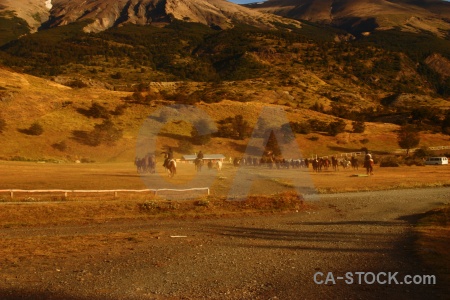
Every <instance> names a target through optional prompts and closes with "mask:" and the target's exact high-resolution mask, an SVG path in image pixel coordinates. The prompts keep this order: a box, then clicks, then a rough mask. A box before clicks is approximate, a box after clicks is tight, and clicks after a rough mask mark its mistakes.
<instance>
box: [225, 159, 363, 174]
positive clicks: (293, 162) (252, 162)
mask: <svg viewBox="0 0 450 300" xmlns="http://www.w3.org/2000/svg"><path fill="white" fill-rule="evenodd" d="M233 165H234V166H235V167H239V166H255V167H256V166H261V167H267V168H269V169H291V168H292V169H299V168H306V169H309V167H310V166H312V169H313V170H314V171H315V172H320V171H323V170H329V169H330V168H332V169H333V170H334V171H337V170H339V168H340V167H342V168H343V169H348V168H353V170H358V168H359V161H358V159H357V158H356V157H354V156H352V157H351V158H350V159H348V158H347V157H344V158H340V159H338V158H336V157H335V156H332V157H331V159H330V158H328V157H320V158H310V159H308V158H306V159H283V158H274V157H263V158H261V159H259V160H258V159H257V158H256V157H250V156H249V157H247V158H241V159H240V158H235V159H234V160H233Z"/></svg>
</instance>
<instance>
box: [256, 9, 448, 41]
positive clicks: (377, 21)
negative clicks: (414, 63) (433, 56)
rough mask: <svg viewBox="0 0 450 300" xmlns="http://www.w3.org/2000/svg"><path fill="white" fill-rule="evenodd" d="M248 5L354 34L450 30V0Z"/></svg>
mask: <svg viewBox="0 0 450 300" xmlns="http://www.w3.org/2000/svg"><path fill="white" fill-rule="evenodd" d="M248 7H251V8H254V9H256V10H257V11H261V12H268V13H274V14H277V15H280V16H284V17H288V18H293V19H298V20H308V21H312V22H321V23H326V24H331V25H333V26H337V27H339V28H343V29H346V30H348V31H349V32H351V33H354V34H360V33H362V32H371V31H373V30H376V29H377V30H388V29H394V28H398V29H401V30H402V31H408V32H421V31H428V32H432V33H434V34H436V35H437V36H440V37H446V36H448V32H449V31H450V3H449V2H446V1H441V0H422V1H421V0H392V1H387V0H268V1H266V2H262V3H257V4H250V5H248Z"/></svg>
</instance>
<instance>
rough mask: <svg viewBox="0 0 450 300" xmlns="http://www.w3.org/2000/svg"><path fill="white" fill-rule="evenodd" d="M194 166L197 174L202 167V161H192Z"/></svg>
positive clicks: (199, 159)
mask: <svg viewBox="0 0 450 300" xmlns="http://www.w3.org/2000/svg"><path fill="white" fill-rule="evenodd" d="M194 165H195V170H197V172H200V171H201V170H202V167H203V159H201V158H196V159H195V161H194Z"/></svg>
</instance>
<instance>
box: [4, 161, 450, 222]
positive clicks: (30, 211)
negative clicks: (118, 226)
mask: <svg viewBox="0 0 450 300" xmlns="http://www.w3.org/2000/svg"><path fill="white" fill-rule="evenodd" d="M0 166H1V172H0V182H1V186H0V190H8V189H24V190H31V189H33V190H36V189H38V190H39V189H41V190H42V189H43V190H45V189H68V190H73V189H78V190H114V189H137V190H140V189H158V188H168V187H170V188H183V189H184V188H198V187H208V186H206V184H203V182H206V180H207V179H211V181H212V183H211V185H210V186H209V187H210V191H211V196H210V197H206V191H201V192H181V193H171V194H164V193H159V194H158V197H156V198H155V196H154V195H153V193H150V192H146V193H128V192H120V193H118V194H117V197H114V193H101V194H85V193H77V194H71V193H69V194H68V197H67V198H65V197H64V193H62V192H58V193H52V194H49V193H33V194H28V193H18V192H16V193H14V198H13V199H11V198H10V193H9V192H3V193H0V201H1V202H4V204H5V206H4V207H3V209H2V210H1V213H0V215H1V216H0V220H1V225H3V226H5V225H6V226H10V225H21V224H22V225H26V224H42V223H60V222H68V221H70V220H72V221H74V220H75V221H77V222H90V221H96V222H97V221H98V222H102V221H104V220H111V219H115V218H119V219H134V218H141V217H147V216H148V211H146V209H144V214H142V212H143V211H142V207H141V205H142V204H143V203H145V202H148V201H151V202H152V203H153V202H155V203H158V204H157V206H159V207H158V209H157V210H154V211H152V212H151V214H152V215H155V214H156V215H158V214H159V215H162V216H167V215H174V214H175V215H177V216H184V215H189V214H195V215H203V214H205V213H207V214H219V215H220V214H227V213H230V212H233V213H235V212H236V207H226V205H225V204H224V203H225V202H224V199H225V198H226V197H227V195H228V193H229V191H230V187H231V186H232V185H233V181H234V178H235V176H236V172H237V170H238V169H237V168H235V167H233V166H232V165H230V164H228V163H225V164H224V167H223V169H222V171H220V172H217V171H215V170H214V171H210V170H208V169H207V168H206V167H204V170H202V172H201V173H199V174H200V175H198V176H199V178H200V182H201V183H200V184H197V185H195V186H194V185H192V182H193V181H192V180H193V179H194V178H195V177H196V176H197V174H196V173H195V171H194V167H193V165H192V164H183V163H179V164H178V170H177V172H178V173H177V175H175V177H173V178H169V177H167V175H166V174H165V173H164V170H163V169H162V166H161V165H160V164H159V165H158V167H157V174H145V175H142V177H141V175H140V174H137V172H136V169H135V167H134V165H133V164H132V163H111V164H107V163H92V164H50V163H32V162H9V161H2V162H0ZM244 170H245V171H246V174H250V175H251V176H253V177H250V178H251V181H249V184H250V185H251V187H250V191H249V194H253V195H258V196H263V197H266V198H267V199H266V200H267V201H271V200H270V199H271V198H273V195H274V194H277V193H278V194H279V193H286V192H288V193H289V192H290V193H292V192H293V191H294V183H293V181H292V178H294V176H302V178H305V179H310V180H311V184H312V185H313V186H312V188H315V189H316V191H317V192H318V193H339V192H355V191H368V190H383V189H402V188H422V187H439V186H447V185H450V173H449V166H425V167H417V166H411V167H399V168H379V167H375V170H374V174H375V175H373V176H370V177H369V176H366V175H365V170H363V169H359V170H358V171H354V170H350V169H347V170H343V169H340V170H339V171H330V170H329V171H323V172H320V173H314V172H312V171H311V170H309V171H307V170H305V169H290V170H269V169H267V168H261V167H245V168H244ZM250 175H249V176H250ZM354 175H361V176H358V177H354ZM143 179H144V180H145V182H146V183H145V182H144V180H143ZM168 196H170V197H169V198H168V199H169V200H171V199H174V200H177V199H183V198H186V197H188V198H191V199H192V198H194V200H190V201H175V202H173V201H167V197H168ZM244 196H245V195H244ZM288 198H289V197H288ZM195 199H197V200H195ZM198 199H203V200H201V201H207V202H208V201H218V202H215V203H214V204H213V205H209V204H210V203H203V204H204V205H202V204H200V205H194V206H193V207H192V204H193V203H194V204H195V203H197V202H195V201H198ZM205 199H206V200H205ZM30 202H45V205H44V204H42V205H26V203H30ZM49 202H51V203H49ZM20 203H23V204H20ZM170 203H179V204H176V205H187V206H189V207H190V208H189V209H186V208H185V207H183V208H182V209H181V207H171V205H172V204H170ZM185 203H188V204H185ZM211 203H213V202H211ZM18 205H19V206H18ZM294 206H295V205H294ZM292 208H293V206H289V207H288V209H292ZM240 209H242V207H240ZM271 209H272V208H271V207H269V208H268V210H269V211H270V210H271ZM275 210H277V209H275ZM242 211H244V212H246V211H247V210H245V209H244V210H242ZM24 215H25V216H27V217H26V218H23V217H22V216H24Z"/></svg>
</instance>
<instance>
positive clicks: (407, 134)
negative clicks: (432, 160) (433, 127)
mask: <svg viewBox="0 0 450 300" xmlns="http://www.w3.org/2000/svg"><path fill="white" fill-rule="evenodd" d="M397 142H398V145H399V146H400V147H401V148H402V149H406V155H409V150H410V149H412V148H414V147H417V146H418V145H419V143H420V134H419V132H418V131H417V129H416V128H415V127H414V126H412V125H405V126H402V127H401V128H400V130H399V132H398V135H397Z"/></svg>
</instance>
